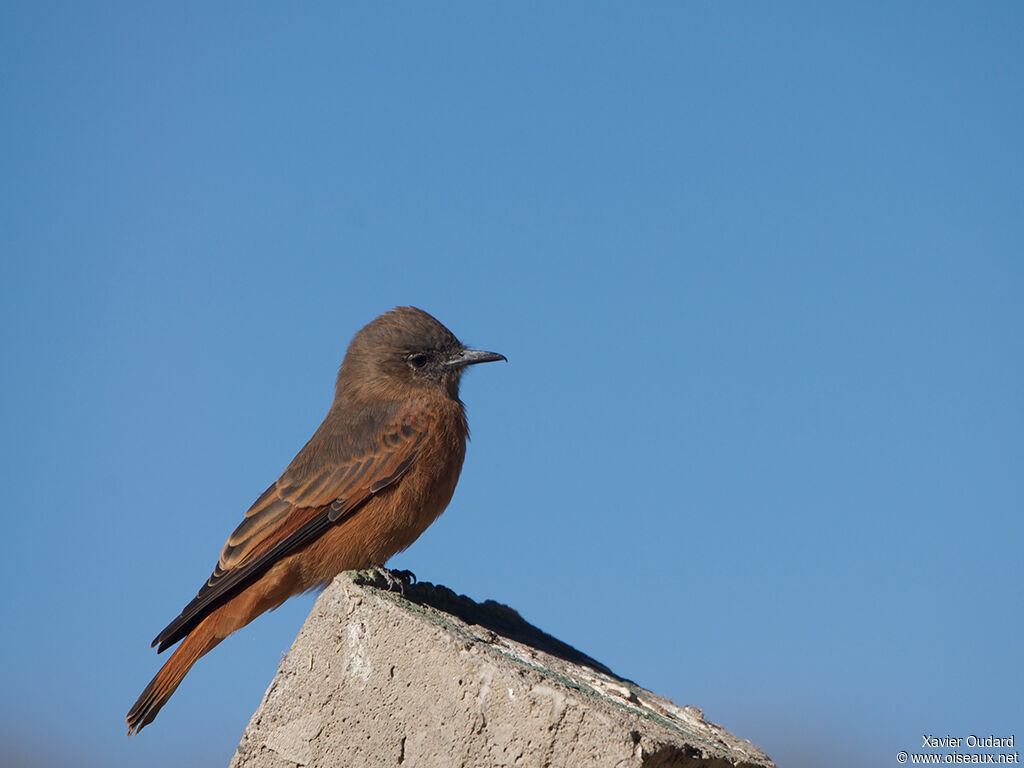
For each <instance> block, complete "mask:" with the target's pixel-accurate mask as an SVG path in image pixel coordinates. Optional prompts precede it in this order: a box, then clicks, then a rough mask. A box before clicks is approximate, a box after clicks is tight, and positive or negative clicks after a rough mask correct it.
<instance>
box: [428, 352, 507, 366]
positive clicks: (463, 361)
mask: <svg viewBox="0 0 1024 768" xmlns="http://www.w3.org/2000/svg"><path fill="white" fill-rule="evenodd" d="M495 360H504V361H505V362H506V363H507V362H508V358H507V357H505V356H504V355H499V354H498V353H497V352H484V351H483V350H482V349H464V350H462V351H461V352H459V353H458V354H457V355H455V356H454V357H451V358H449V359H448V360H447V362H445V364H444V367H445V368H465V367H466V366H467V365H476V364H477V363H491V362H494V361H495Z"/></svg>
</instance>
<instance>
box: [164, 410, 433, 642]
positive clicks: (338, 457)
mask: <svg viewBox="0 0 1024 768" xmlns="http://www.w3.org/2000/svg"><path fill="white" fill-rule="evenodd" d="M363 415H364V418H366V419H368V420H370V421H371V422H375V423H372V424H366V425H361V426H363V428H362V429H349V430H346V432H345V433H339V431H338V430H335V429H333V425H332V424H331V414H328V418H327V419H325V420H324V423H323V424H322V425H321V427H320V429H318V430H317V433H316V434H315V435H314V436H313V438H312V439H311V440H310V441H309V442H308V443H307V444H306V446H305V447H304V448H303V449H302V451H300V452H299V454H298V456H296V457H295V459H294V460H293V461H292V463H291V464H290V465H289V466H288V468H287V469H286V470H285V472H284V474H282V475H281V477H280V479H278V480H277V482H275V483H274V484H273V485H271V486H270V487H269V488H268V489H267V490H266V491H265V492H264V493H263V494H262V495H261V496H260V497H259V498H258V499H257V500H256V502H255V503H254V504H253V505H252V506H251V507H250V508H249V510H248V511H247V512H246V513H245V518H244V519H243V520H242V522H241V523H240V524H239V526H238V527H237V528H236V529H235V530H234V532H233V533H232V534H231V536H229V537H228V540H227V542H226V543H225V544H224V549H223V550H222V551H221V555H220V558H219V560H218V561H217V565H216V567H215V568H214V570H213V573H212V574H211V575H210V578H209V579H208V580H207V581H206V583H205V584H204V585H203V586H202V588H201V589H200V590H199V592H198V594H197V595H196V596H195V598H194V599H193V600H192V602H190V603H189V604H188V605H187V606H185V608H184V610H182V612H181V614H180V615H179V616H178V617H177V618H176V619H175V620H174V621H172V622H171V623H170V624H168V625H167V627H166V628H165V629H164V630H163V631H162V632H161V633H160V634H159V635H157V637H156V639H155V640H153V645H158V646H159V649H158V650H160V651H163V650H164V649H166V648H167V647H169V646H171V645H173V644H174V643H176V642H177V641H178V640H180V639H181V638H183V637H184V636H185V635H187V634H188V633H189V632H191V631H192V629H193V628H194V627H195V626H196V625H197V624H198V623H199V622H200V621H202V620H203V618H205V617H206V616H207V615H208V614H209V613H210V612H211V611H212V610H214V609H215V608H216V607H218V606H219V605H221V604H222V603H223V602H224V601H225V600H227V599H228V598H230V597H231V596H233V595H235V594H237V593H238V592H239V591H240V590H241V589H244V588H245V587H246V586H248V585H249V584H251V583H252V582H253V581H255V580H256V579H258V578H259V577H260V576H262V575H263V574H264V573H265V572H266V571H267V570H269V569H270V567H271V566H272V565H273V564H274V563H276V562H277V561H279V560H280V559H281V558H283V557H286V556H288V555H290V554H292V553H294V552H296V551H297V550H299V549H301V548H302V547H303V546H305V545H307V544H309V543H310V542H312V541H314V540H315V539H317V538H318V537H319V536H321V535H322V534H323V533H324V531H326V530H327V529H328V528H329V527H330V526H332V525H334V524H336V523H338V522H339V521H341V520H343V519H345V518H347V517H349V516H351V515H353V514H355V513H356V512H357V511H358V510H359V508H360V507H362V506H363V504H365V503H366V502H367V501H368V500H369V499H370V497H371V496H373V494H375V493H379V492H380V491H382V490H384V489H385V488H387V487H388V486H389V485H391V484H392V483H394V482H395V481H396V480H398V478H400V477H401V476H402V475H403V474H404V473H405V472H406V471H407V470H408V469H409V467H410V466H412V464H413V462H414V461H415V460H416V456H417V455H418V452H419V445H420V442H421V441H422V439H423V437H424V435H425V434H426V426H427V420H426V418H425V416H424V415H423V414H419V413H409V412H407V413H405V414H397V415H395V414H385V415H386V416H390V418H381V417H380V416H378V417H377V418H376V419H373V414H363ZM371 427H372V428H371ZM360 434H362V435H371V437H369V438H367V439H364V440H363V441H362V442H363V444H362V445H359V444H358V442H357V441H356V442H354V441H353V439H352V436H353V435H360Z"/></svg>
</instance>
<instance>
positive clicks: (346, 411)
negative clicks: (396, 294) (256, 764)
mask: <svg viewBox="0 0 1024 768" xmlns="http://www.w3.org/2000/svg"><path fill="white" fill-rule="evenodd" d="M492 360H505V357H504V355H499V354H497V353H496V352H484V351H481V350H475V349H466V347H465V346H464V345H463V344H462V343H461V342H460V341H459V340H458V339H457V338H455V336H454V335H453V334H452V332H451V331H449V330H448V329H447V328H445V327H444V326H443V325H441V323H439V322H438V321H437V320H436V319H434V318H433V317H431V316H430V315H428V314H427V313H426V312H424V311H422V310H419V309H416V308H415V307H397V308H396V309H393V310H392V311H390V312H386V313H385V314H383V315H381V316H380V317H378V318H377V319H376V320H374V321H373V322H372V323H370V324H369V325H367V326H366V327H365V328H363V329H362V330H360V331H359V333H357V334H356V335H355V337H354V338H353V339H352V343H351V344H349V348H348V352H346V354H345V359H344V361H343V362H342V364H341V369H340V370H339V371H338V382H337V387H336V389H335V394H334V402H333V403H332V404H331V408H330V410H329V411H328V412H327V416H326V417H325V418H324V421H323V423H322V424H321V425H320V427H319V428H318V429H317V431H316V432H315V433H314V435H313V437H312V438H311V439H310V441H309V442H308V443H306V445H305V447H304V448H303V449H302V450H301V451H299V454H298V455H297V456H296V457H295V458H294V459H293V460H292V463H291V464H289V465H288V468H287V469H286V470H285V471H284V474H283V475H281V477H280V478H279V479H278V480H277V482H275V483H274V484H273V485H271V486H270V487H269V488H268V489H267V490H266V491H265V492H264V493H263V495H262V496H260V497H259V498H258V499H257V500H256V503H255V504H253V505H252V506H251V507H250V508H249V511H248V512H246V513H245V519H244V520H242V523H241V524H240V525H239V526H238V527H237V528H236V529H235V532H234V533H232V534H231V536H230V537H229V538H228V540H227V543H226V544H225V545H224V549H223V550H221V553H220V559H219V560H218V562H217V566H216V567H215V568H214V569H213V574H212V575H211V576H210V578H209V579H208V580H207V582H206V583H205V584H204V585H203V587H202V588H201V589H200V590H199V593H198V594H197V595H196V597H195V599H194V600H193V601H192V602H191V603H189V604H188V605H186V606H185V609H184V610H183V611H182V612H181V615H179V616H178V618H176V619H175V620H174V621H172V622H171V623H170V624H168V625H167V627H166V629H164V631H163V632H161V633H160V634H159V635H157V637H156V639H155V640H154V641H153V645H159V646H160V647H159V649H158V652H162V651H164V650H165V649H166V648H168V647H169V646H171V645H173V644H174V643H176V642H178V641H179V640H182V643H181V645H179V646H178V647H177V649H176V650H175V651H174V653H173V654H171V657H170V658H169V659H168V660H167V663H166V664H164V666H163V667H162V668H161V669H160V671H159V672H157V674H156V677H154V678H153V679H152V681H150V683H149V685H147V686H146V690H144V691H143V692H142V695H141V696H139V699H138V701H136V702H135V705H134V706H133V707H132V708H131V711H129V712H128V717H127V721H128V735H129V736H130V735H132V734H133V733H135V732H136V731H138V730H140V729H142V728H143V727H145V726H146V725H147V724H149V723H151V722H152V721H153V718H154V717H156V715H157V713H158V712H159V711H160V708H161V707H163V705H164V704H166V703H167V700H168V699H169V698H170V697H171V694H172V693H174V691H175V689H176V688H177V687H178V685H179V683H181V681H182V678H184V677H185V674H186V673H187V672H188V671H189V669H191V668H192V665H193V664H195V663H196V661H197V660H198V659H199V658H200V657H201V656H203V655H204V654H205V653H207V652H208V651H210V650H211V649H212V648H213V647H214V646H216V645H217V643H219V642H220V641H221V640H223V639H224V638H225V637H227V636H228V635H230V634H231V633H232V632H234V631H235V630H236V629H240V628H242V627H244V626H245V625H246V624H248V623H249V622H250V621H252V620H253V619H255V618H256V617H257V616H259V615H260V614H261V613H263V612H265V611H269V610H270V609H272V608H276V607H277V606H279V605H280V604H281V603H283V602H284V601H285V600H287V599H288V598H289V597H291V596H292V595H297V594H299V593H301V592H305V591H306V590H309V589H312V588H314V587H317V586H320V585H322V584H325V583H327V582H328V581H329V580H330V579H332V578H333V577H334V576H336V575H337V574H339V573H341V572H342V571H346V570H357V569H364V568H379V567H381V566H383V565H384V563H385V562H386V561H387V559H388V558H389V557H391V556H392V555H393V554H395V553H396V552H400V551H401V550H403V549H405V548H406V547H408V546H409V545H410V544H412V543H413V542H414V541H415V540H416V539H417V538H418V537H419V535H420V534H421V533H423V531H424V530H426V528H427V526H429V525H430V524H431V523H432V522H434V520H436V519H437V517H438V515H440V514H441V512H443V511H444V508H445V507H446V506H448V502H449V501H450V500H451V498H452V493H454V491H455V484H456V483H457V482H458V480H459V472H460V470H461V469H462V459H463V457H464V456H465V454H466V439H467V437H468V434H469V430H468V428H467V426H466V412H465V409H464V407H463V405H462V401H461V400H459V379H460V378H461V376H462V372H463V371H464V370H465V368H466V366H469V365H474V364H475V363H486V362H489V361H492Z"/></svg>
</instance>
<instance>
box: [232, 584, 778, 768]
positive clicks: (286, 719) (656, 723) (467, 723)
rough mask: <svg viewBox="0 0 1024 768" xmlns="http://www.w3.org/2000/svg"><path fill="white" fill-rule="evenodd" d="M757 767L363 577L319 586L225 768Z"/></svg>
mask: <svg viewBox="0 0 1024 768" xmlns="http://www.w3.org/2000/svg"><path fill="white" fill-rule="evenodd" d="M399 765H401V766H404V768H448V766H464V767H465V768H477V767H480V768H483V767H486V768H492V767H494V766H521V767H522V768H532V767H533V766H537V767H538V768H540V767H541V766H553V767H563V766H564V767H565V768H570V767H574V766H609V768H612V767H613V766H614V768H627V767H632V766H645V767H646V768H676V767H678V768H684V767H686V768H689V767H690V766H694V767H696V766H713V767H714V768H725V766H733V765H737V766H766V767H768V766H772V765H773V764H772V762H771V761H770V760H769V759H768V757H767V756H766V755H765V754H764V753H763V752H762V751H761V750H759V749H758V748H757V747H755V746H754V745H753V744H751V743H750V742H747V741H742V740H740V739H737V738H736V737H735V736H733V735H732V734H730V733H728V732H727V731H726V730H725V729H723V728H721V727H720V726H717V725H715V724H713V723H709V722H707V721H706V720H704V717H703V715H702V713H701V711H700V710H699V709H696V708H695V707H678V706H676V705H675V704H673V703H672V702H670V701H668V700H667V699H663V698H660V697H658V696H655V695H654V694H652V693H650V692H649V691H645V690H644V689H642V688H640V687H638V686H637V685H635V684H634V683H631V682H629V681H628V680H623V679H622V678H619V677H616V676H615V675H614V674H612V672H611V671H610V670H608V669H607V668H606V667H604V666H603V665H602V664H600V663H598V662H596V661H594V660H593V659H590V658H588V657H587V656H585V655H584V654H582V653H580V652H579V651H576V650H575V649H574V648H572V647H570V646H568V645H566V644H565V643H562V642H560V641H558V640H556V639H555V638H553V637H551V636H550V635H546V634H545V633H543V632H541V631H540V630H538V629H537V628H536V627H533V626H531V625H530V624H528V623H527V622H525V621H523V619H521V618H520V617H519V615H518V614H517V613H516V612H515V611H513V610H512V609H511V608H508V607H506V606H504V605H500V604H499V603H495V602H493V601H490V600H489V601H487V602H485V603H482V604H477V603H475V602H473V601H472V600H470V599H469V598H467V597H461V596H458V595H456V594H455V593H454V592H452V591H451V590H448V589H446V588H445V587H439V586H433V585H431V584H425V583H421V584H415V585H411V586H407V587H405V590H404V597H403V596H402V595H401V594H399V592H398V591H388V590H387V589H386V584H385V583H384V581H383V579H382V578H381V577H379V576H377V575H376V574H372V575H371V574H367V573H348V574H342V575H341V576H339V577H338V578H336V579H335V580H334V582H333V583H332V584H331V585H330V586H329V587H328V588H327V589H326V590H325V591H324V593H323V594H322V595H321V596H320V599H319V600H317V602H316V605H315V606H314V608H313V611H312V612H311V613H310V616H309V618H308V619H307V620H306V623H305V625H304V626H303V627H302V630H301V631H300V632H299V636H298V637H297V638H296V640H295V643H294V644H293V645H292V648H291V650H290V651H289V652H288V655H287V656H286V657H285V659H284V660H283V661H282V662H281V666H280V668H279V669H278V672H277V676H276V677H275V678H274V681H273V682H272V683H271V685H270V688H269V689H268V690H267V693H266V695H265V696H264V697H263V702H262V703H261V704H260V707H259V709H258V710H257V711H256V714H255V715H253V718H252V720H251V721H250V722H249V726H248V727H247V728H246V729H245V734H244V735H243V736H242V742H241V744H239V746H238V751H237V752H236V753H235V757H234V759H233V760H232V761H231V768H294V766H310V767H311V768H326V767H327V766H331V767H332V768H333V767H334V766H338V767H344V768H349V767H352V768H358V767H360V766H373V767H374V768H378V767H379V766H399Z"/></svg>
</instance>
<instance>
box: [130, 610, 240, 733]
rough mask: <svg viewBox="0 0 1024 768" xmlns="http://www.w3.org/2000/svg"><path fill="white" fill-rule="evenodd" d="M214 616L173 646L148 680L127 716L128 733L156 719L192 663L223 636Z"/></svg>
mask: <svg viewBox="0 0 1024 768" xmlns="http://www.w3.org/2000/svg"><path fill="white" fill-rule="evenodd" d="M213 618H214V617H213V616H207V617H206V619H204V620H203V621H201V622H200V623H199V626H197V627H196V628H195V629H193V630H192V631H191V632H190V633H189V634H188V636H187V637H186V638H185V639H184V640H182V641H181V645H179V646H178V647H177V648H175V649H174V653H172V654H171V658H169V659H168V660H167V662H166V663H165V664H164V665H163V666H162V667H161V668H160V671H159V672H157V673H156V677H154V678H153V679H152V680H150V681H149V685H147V686H146V690H144V691H143V692H142V695H141V696H139V698H138V700H137V701H136V702H135V704H134V705H133V706H132V708H131V709H130V710H129V711H128V716H127V718H125V719H126V720H127V721H128V735H129V736H131V735H132V734H134V733H137V732H138V731H141V730H142V729H143V728H145V727H146V726H147V725H149V724H150V723H151V722H153V718H155V717H156V715H157V713H158V712H159V711H160V709H161V707H163V705H164V704H166V703H167V700H168V699H169V698H171V694H172V693H174V691H175V690H176V689H177V687H178V685H179V684H180V683H181V681H182V679H184V677H185V675H186V674H188V671H189V670H190V669H192V665H193V664H195V663H196V662H197V661H198V660H199V658H200V657H201V656H203V654H205V653H207V652H208V651H209V650H211V649H212V648H213V647H214V646H215V645H217V643H219V642H220V641H221V640H222V639H223V638H220V637H217V636H216V633H215V631H214V630H215V627H214V624H215V621H211V619H213Z"/></svg>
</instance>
